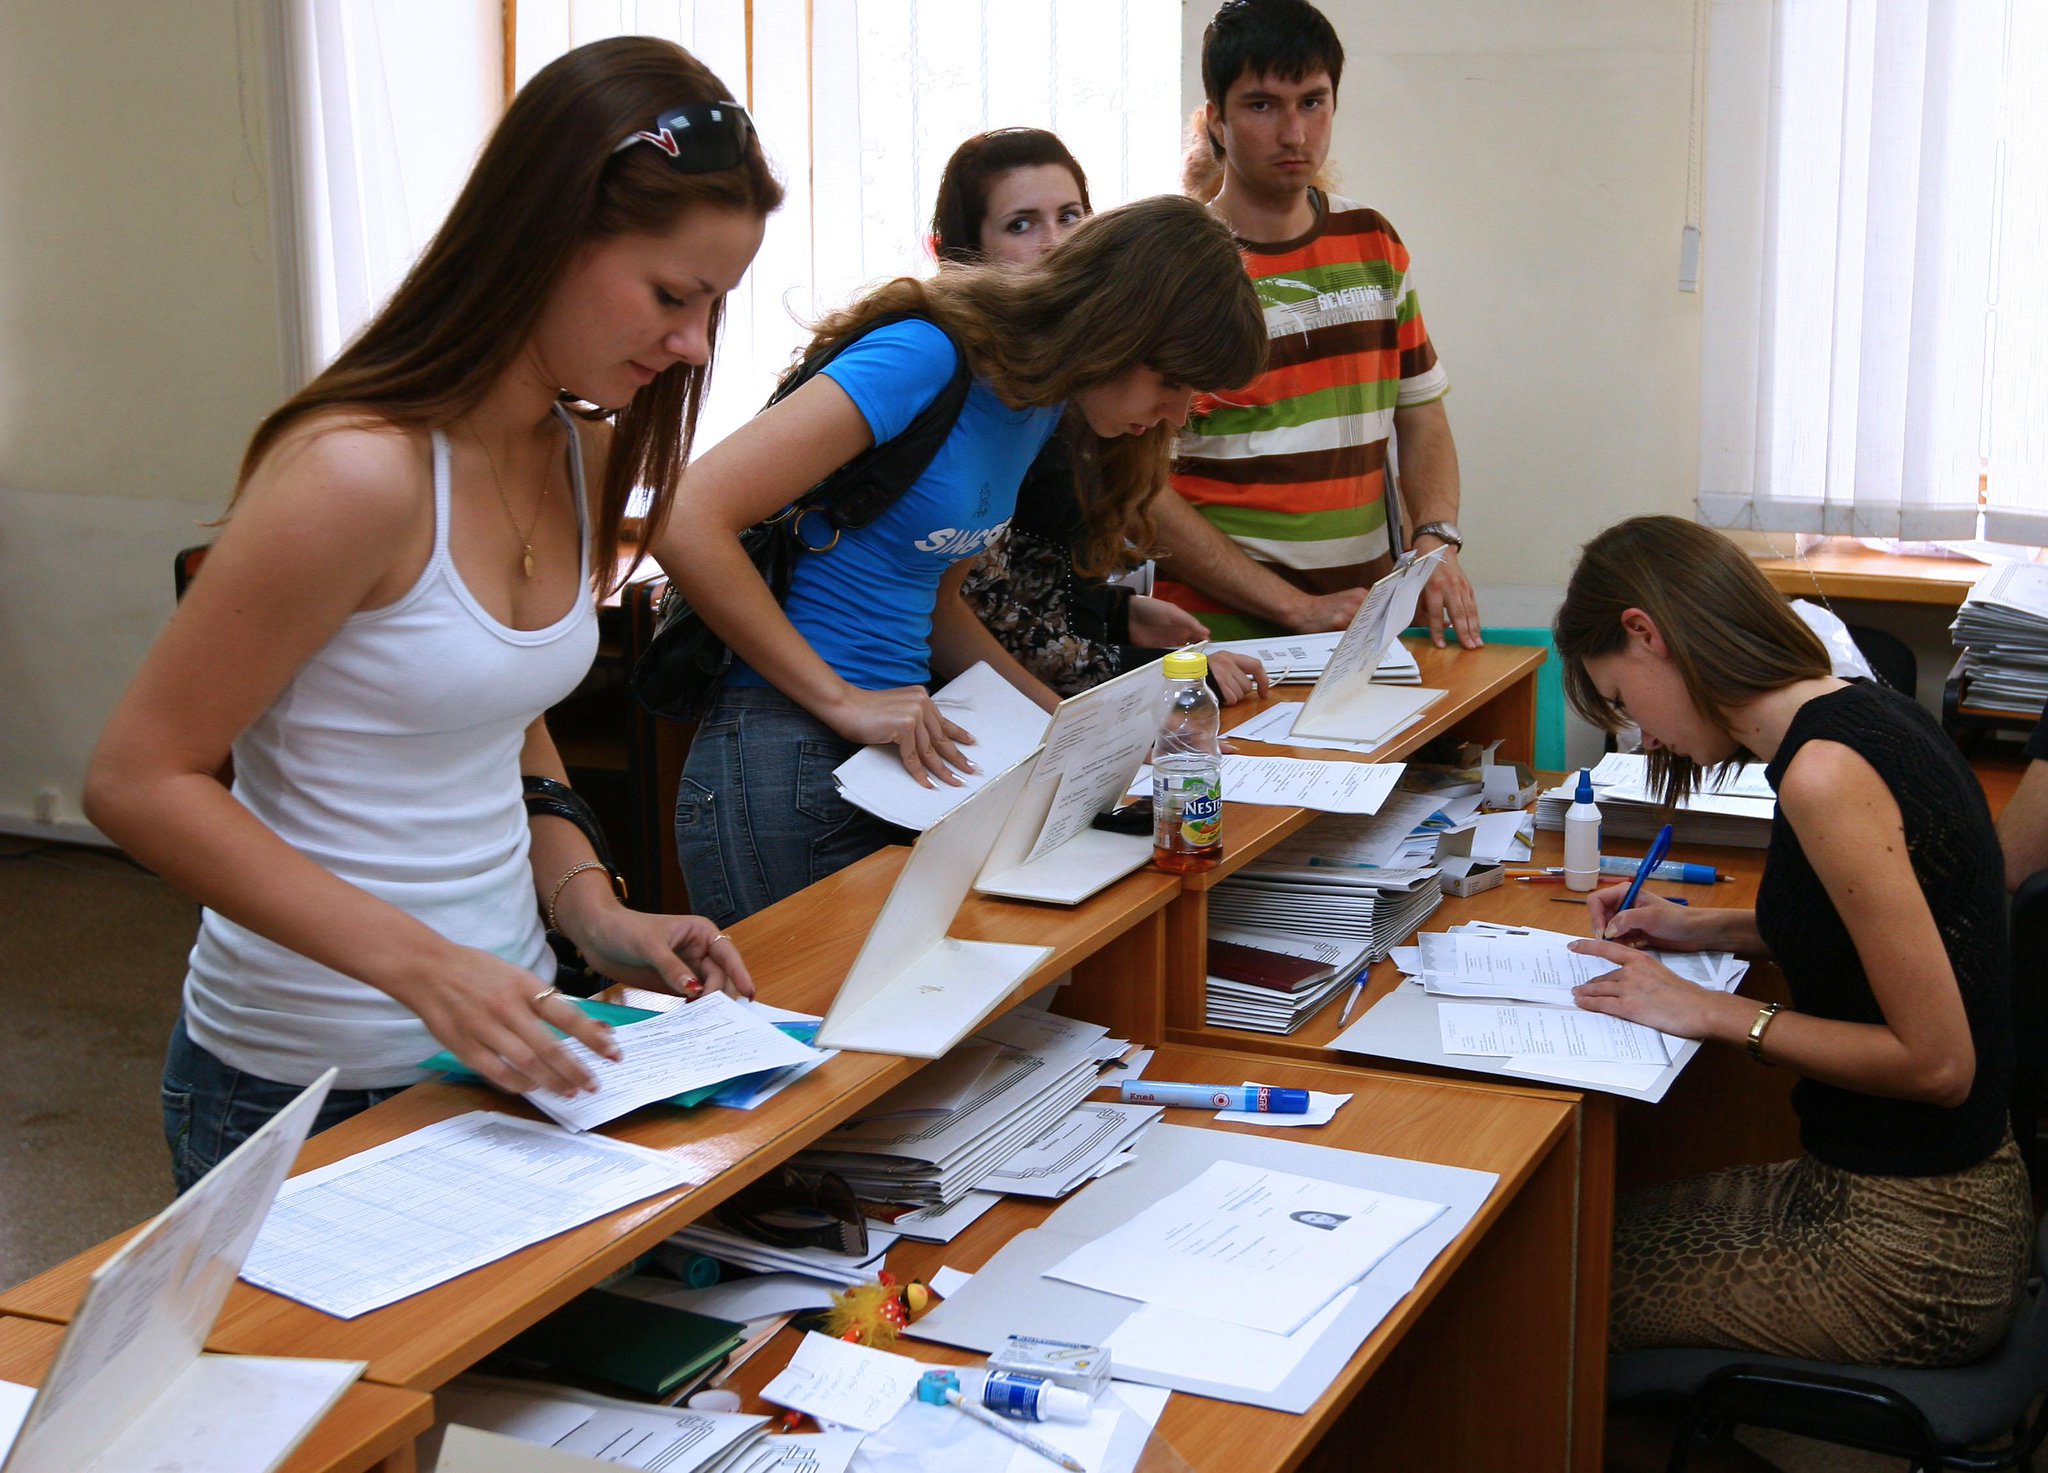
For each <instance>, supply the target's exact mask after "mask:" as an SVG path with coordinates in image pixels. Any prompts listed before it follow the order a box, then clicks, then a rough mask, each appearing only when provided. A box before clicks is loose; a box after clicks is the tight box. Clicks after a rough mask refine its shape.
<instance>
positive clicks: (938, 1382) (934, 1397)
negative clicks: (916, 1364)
mask: <svg viewBox="0 0 2048 1473" xmlns="http://www.w3.org/2000/svg"><path fill="white" fill-rule="evenodd" d="M959 1389H960V1378H959V1377H958V1376H957V1375H955V1374H954V1373H953V1372H951V1371H926V1372H925V1373H924V1374H923V1375H922V1376H920V1377H918V1378H917V1399H918V1400H919V1401H921V1402H924V1403H926V1404H927V1405H930V1406H944V1405H945V1404H946V1393H947V1392H949V1391H958V1390H959Z"/></svg>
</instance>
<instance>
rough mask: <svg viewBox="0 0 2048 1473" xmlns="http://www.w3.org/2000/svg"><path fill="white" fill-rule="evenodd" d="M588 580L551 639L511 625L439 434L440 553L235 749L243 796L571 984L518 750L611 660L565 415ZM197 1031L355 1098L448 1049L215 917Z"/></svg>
mask: <svg viewBox="0 0 2048 1473" xmlns="http://www.w3.org/2000/svg"><path fill="white" fill-rule="evenodd" d="M557 413H558V414H560V415H561V418H562V422H563V425H564V426H565V428H567V430H568V433H569V482H570V485H571V487H572V489H573V490H574V493H575V499H576V526H577V540H578V543H579V546H580V547H581V549H582V551H581V553H580V555H579V564H580V578H579V581H578V585H577V587H578V593H577V596H576V600H575V603H574V605H573V606H572V607H571V608H570V609H569V611H568V612H567V613H565V614H564V615H563V616H562V617H561V618H560V619H557V620H556V621H555V622H554V623H552V624H550V625H548V626H547V627H546V628H545V629H530V630H529V629H510V628H507V627H506V626H505V625H503V624H500V623H499V622H498V621H497V620H496V619H493V618H492V617H491V616H490V615H489V614H487V613H485V612H484V610H483V608H482V606H481V605H479V604H478V603H477V601H476V599H475V598H473V597H472V596H471V595H470V591H469V589H468V588H466V587H464V586H463V582H462V577H461V575H460V574H459V573H457V572H456V569H455V563H454V560H453V559H452V558H451V557H450V556H449V552H448V441H447V438H446V437H445V436H444V435H442V434H441V432H440V431H438V430H437V431H435V432H434V435H433V461H434V551H433V555H432V556H431V557H429V558H428V559H427V566H426V569H425V571H423V572H422V573H421V574H420V577H419V581H418V582H417V583H415V584H414V585H413V586H412V588H411V589H410V590H409V591H408V592H407V593H406V594H405V595H404V596H403V597H401V598H400V599H399V600H398V601H397V602H396V603H393V604H389V605H387V606H386V607H384V608H380V609H371V610H368V611H366V612H363V613H358V614H354V615H351V616H350V617H349V618H348V619H347V620H346V621H344V622H343V624H342V626H341V628H340V629H338V630H337V631H336V632H335V634H334V637H333V638H332V639H330V640H329V641H328V642H327V643H326V644H325V645H324V646H322V647H321V648H320V650H319V651H318V652H317V653H316V654H315V655H314V656H313V657H312V658H311V659H310V660H308V661H307V662H306V663H305V664H304V665H303V666H301V667H300V669H299V670H298V672H297V673H296V674H295V675H294V676H293V677H292V680H291V683H290V684H289V685H287V686H286V687H285V688H284V690H283V691H282V692H281V693H280V694H279V695H278V698H277V700H276V701H275V702H273V703H272V705H271V707H270V709H269V710H267V711H265V712H264V713H263V715H262V716H261V717H259V718H258V719H257V720H256V721H255V723H254V724H253V725H251V726H250V727H249V729H248V730H247V731H245V732H243V733H242V735H241V738H240V739H239V740H238V741H236V743H235V747H234V756H235V786H234V792H235V796H236V797H237V798H239V799H240V800H241V801H242V803H243V804H244V805H245V806H246V807H247V808H248V809H249V811H250V812H252V813H254V814H255V815H256V817H257V818H259V819H261V820H262V821H263V822H264V823H266V824H268V825H269V826H270V827H271V829H273V830H274V831H275V832H276V833H277V834H278V835H279V836H280V837H282V838H283V839H284V840H285V842H286V843H288V844H290V845H291V846H292V847H293V848H295V849H297V850H299V851H300V852H301V853H302V854H305V855H306V856H308V857H309V858H311V859H312V860H313V861H314V862H315V863H317V864H319V865H321V866H322V867H323V868H325V869H327V870H329V871H330V872H332V873H333V874H335V875H338V876H340V877H341V878H342V879H344V880H347V881H348V882H349V883H350V884H352V885H355V886H357V887H358V888H360V889H362V890H366V891H368V892H369V893H370V894H372V895H375V896H377V897H378V898H379V899H382V900H387V901H389V902H391V903H392V904H393V905H396V906H397V907H399V909H401V910H403V911H405V912H407V913H408V914H409V915H412V916H414V917H415V918H417V919H418V920H420V921H422V922H424V923H425V924H426V925H428V926H431V927H432V928H433V929H434V930H436V931H438V932H440V933H441V934H442V935H444V936H446V937H448V938H449V939H450V940H452V941H456V942H459V943H460V944H462V945H464V946H474V947H477V948H479V949H481V950H484V951H489V952H493V953H495V954H497V955H498V956H501V957H504V958H505V959H506V960H507V961H510V962H513V963H515V964H517V965H519V966H521V967H525V968H528V969H529V970H531V971H532V972H533V973H534V975H535V976H536V977H538V978H540V979H542V980H546V979H549V978H551V977H552V976H553V975H554V957H553V955H552V953H550V952H549V951H548V949H547V945H546V942H545V939H544V936H543V933H542V927H541V922H540V917H539V914H538V912H537V910H536V908H535V905H534V884H533V875H532V872H531V871H530V870H529V868H528V865H527V846H528V842H529V839H528V833H527V826H526V809H525V805H524V803H523V802H522V799H521V792H520V782H519V776H520V774H519V754H520V748H521V745H522V743H523V741H524V739H525V734H526V728H527V727H528V726H529V725H531V724H532V722H533V720H534V718H535V717H536V716H538V715H540V714H541V713H542V712H543V711H545V710H547V708H548V707H550V706H552V705H554V704H555V703H556V702H557V701H559V700H561V699H562V698H563V697H564V696H566V695H568V694H569V693H570V692H571V691H572V690H574V689H575V688H576V685H577V683H578V682H579V681H581V680H582V679H583V677H584V675H585V674H586V673H587V672H588V671H589V669H590V666H591V662H592V660H593V659H594V658H595V657H596V654H597V610H596V607H595V604H594V603H593V601H592V600H591V598H590V596H589V591H588V590H589V586H590V530H589V526H588V512H587V510H586V505H585V501H584V494H583V458H582V451H581V446H580V444H579V442H578V440H577V436H576V429H575V425H574V423H573V421H571V420H570V418H569V416H568V414H567V413H566V412H563V411H561V410H559V409H558V410H557ZM185 1024H186V1028H187V1029H188V1031H189V1032H190V1033H191V1035H192V1037H193V1039H194V1040H195V1041H197V1042H198V1043H199V1044H200V1045H201V1046H202V1047H203V1048H205V1049H207V1050H208V1051H209V1052H210V1053H212V1054H214V1055H215V1056H216V1057H217V1058H219V1059H221V1060H223V1061H224V1062H226V1063H228V1064H230V1065H232V1066H234V1067H235V1068H237V1069H241V1070H245V1071H247V1072H249V1073H251V1074H256V1075H260V1076H262V1077H263V1078H265V1079H274V1080H277V1081H279V1082H281V1083H285V1084H310V1083H311V1082H312V1081H313V1080H314V1079H316V1078H318V1077H319V1076H320V1074H321V1072H322V1071H323V1070H325V1069H326V1068H328V1067H329V1066H330V1065H332V1066H334V1067H335V1068H337V1069H339V1070H340V1075H339V1077H338V1078H337V1080H336V1081H335V1083H336V1087H337V1088H340V1089H381V1088H385V1087H388V1086H391V1085H399V1084H409V1083H411V1082H413V1081H414V1080H416V1079H419V1078H421V1077H422V1076H421V1074H420V1072H419V1070H418V1068H417V1067H416V1066H417V1065H418V1064H419V1062H420V1061H421V1060H422V1059H425V1058H427V1057H428V1056H430V1055H431V1054H433V1053H434V1052H435V1051H436V1050H437V1049H439V1048H440V1044H438V1043H437V1042H435V1040H434V1038H433V1036H432V1035H431V1034H429V1033H428V1032H427V1029H426V1025H425V1024H423V1023H421V1022H420V1020H419V1018H418V1017H417V1016H416V1015H415V1014H414V1013H412V1012H411V1011H410V1010H409V1009H407V1008H405V1007H402V1006H400V1004H399V1003H397V1002H396V1001H395V1000H393V999H392V998H391V997H390V996H389V995H387V994H386V993H383V992H380V991H379V990H378V989H376V988H374V987H371V986H370V985H369V984H367V983H364V982H359V981H357V980H356V979H354V978H352V977H347V976H344V975H343V974H341V973H339V972H336V971H332V970H330V969H329V968H327V967H323V966H321V965H319V964H318V963H316V962H313V961H310V960H308V959H307V958H305V957H303V956H300V955H299V954H298V953H297V952H294V951H288V950H286V949H285V948H284V947H282V946H279V945H277V944H276V943H274V942H272V941H269V940H266V939H265V938H264V937H262V936H259V935H257V934H256V933H255V932H253V931H251V930H249V929H247V928H246V927H243V926H238V925H236V924H235V923H234V922H233V921H230V920H228V919H227V918H226V917H224V916H221V915H218V914H216V913H215V912H213V911H212V910H206V911H202V912H201V915H200V923H199V940H198V942H197V943H196V944H195V945H194V946H193V948H192V956H191V961H190V970H189V971H188V972H187V973H186V976H185Z"/></svg>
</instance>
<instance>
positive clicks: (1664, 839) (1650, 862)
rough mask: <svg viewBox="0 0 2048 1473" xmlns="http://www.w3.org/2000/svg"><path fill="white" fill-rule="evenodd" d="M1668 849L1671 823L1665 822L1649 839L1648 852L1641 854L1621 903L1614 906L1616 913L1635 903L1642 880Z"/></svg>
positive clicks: (1641, 888) (1645, 878) (1641, 890)
mask: <svg viewBox="0 0 2048 1473" xmlns="http://www.w3.org/2000/svg"><path fill="white" fill-rule="evenodd" d="M1670 851H1671V825H1670V824H1668V823H1667V824H1665V825H1664V827H1663V828H1661V829H1659V830H1657V837H1656V838H1654V839H1652V840H1651V841H1650V852H1649V853H1648V854H1645V855H1644V856H1643V862H1642V863H1641V864H1640V865H1638V866H1637V867H1636V877H1635V878H1634V879H1633V880H1630V881H1629V882H1628V893H1627V894H1626V895H1624V896H1622V897H1621V904H1619V905H1617V906H1616V907H1615V908H1614V913H1615V914H1616V915H1620V914H1621V913H1622V912H1623V911H1625V910H1627V909H1628V908H1629V907H1630V906H1632V905H1634V904H1635V903H1636V897H1637V896H1638V895H1640V894H1642V893H1643V881H1645V880H1647V879H1649V878H1650V871H1651V870H1653V869H1655V868H1656V867H1657V866H1658V865H1659V864H1660V863H1662V862H1663V859H1664V856H1665V855H1666V854H1668V853H1669V852H1670Z"/></svg>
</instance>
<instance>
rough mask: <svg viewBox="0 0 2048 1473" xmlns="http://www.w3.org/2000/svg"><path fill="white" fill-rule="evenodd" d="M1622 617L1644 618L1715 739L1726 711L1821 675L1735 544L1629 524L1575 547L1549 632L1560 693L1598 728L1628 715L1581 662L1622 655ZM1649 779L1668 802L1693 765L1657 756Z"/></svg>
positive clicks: (1673, 521) (1797, 625)
mask: <svg viewBox="0 0 2048 1473" xmlns="http://www.w3.org/2000/svg"><path fill="white" fill-rule="evenodd" d="M1630 609H1641V610H1642V611H1643V612H1644V613H1646V614H1648V615H1649V616H1650V618H1651V620H1652V622H1654V623H1655V624H1656V626H1657V632H1658V633H1659V634H1660V635H1661V636H1663V639H1664V645H1665V648H1666V649H1668V650H1669V651H1670V652H1671V660H1672V663H1673V664H1674V665H1675V666H1676V667H1677V669H1678V673H1679V675H1680V677H1681V678H1682V679H1683V680H1684V681H1685V690H1686V694H1687V695H1688V696H1689V697H1690V698H1691V700H1692V703H1693V705H1694V706H1695V707H1697V708H1698V709H1699V711H1700V713H1701V714H1702V715H1704V716H1706V717H1707V718H1708V719H1710V720H1711V721H1713V723H1714V724H1715V725H1716V726H1719V727H1720V728H1721V729H1722V730H1723V731H1726V730H1727V729H1728V727H1729V725H1730V724H1731V718H1730V715H1729V713H1730V711H1731V710H1732V709H1733V708H1735V707H1737V706H1741V705H1745V704H1747V703H1748V702H1750V701H1753V700H1755V699H1756V698H1757V697H1759V696H1764V695H1768V694H1770V693H1771V692H1772V691H1774V690H1782V689H1783V688H1784V687H1786V686H1788V685H1792V684H1795V683H1796V682H1798V681H1801V680H1812V679H1815V678H1817V677H1820V676H1824V675H1827V674H1829V673H1830V672H1831V666H1830V664H1829V661H1828V652H1827V650H1826V648H1825V647H1823V646H1822V644H1821V642H1820V640H1819V639H1818V638H1817V637H1816V636H1815V634H1814V632H1813V631H1812V630H1811V629H1808V628H1807V627H1806V625H1805V624H1804V623H1802V622H1801V621H1800V619H1799V616H1798V615H1797V614H1795V613H1793V612H1792V610H1791V608H1790V607H1789V606H1788V605H1787V604H1786V602H1785V597H1784V595H1783V594H1781V593H1779V592H1778V591H1777V590H1776V589H1774V588H1772V587H1771V585H1770V582H1769V580H1767V579H1766V578H1765V577H1764V575H1763V573H1762V572H1761V571H1759V570H1758V568H1757V566H1756V564H1755V563H1754V562H1753V561H1751V560H1750V558H1749V557H1748V556H1747V555H1746V554H1744V553H1743V552H1742V550H1741V549H1739V548H1738V547H1736V546H1735V544H1734V543H1732V542H1730V541H1729V540H1728V539H1727V538H1726V537H1723V536H1722V535H1721V534H1720V533H1718V532H1715V531H1713V530H1711V529H1709V528H1706V527H1702V526H1700V525H1699V524H1698V523H1696V522H1689V521H1687V520H1685V519H1684V518H1683V517H1631V518H1630V519H1629V520H1627V521H1625V522H1617V523H1615V524H1614V525H1613V526H1612V527H1609V528H1608V529H1607V530H1606V531H1604V532H1602V533H1601V534H1600V535H1599V536H1597V537H1595V538H1594V539H1593V540H1592V541H1591V542H1588V543H1587V544H1586V545H1585V548H1584V549H1583V550H1582V551H1581V552H1580V554H1579V565H1578V567H1576V568H1575V569H1573V570H1572V578H1571V582H1570V584H1569V585H1567V586H1566V588H1565V594H1564V603H1563V604H1562V605H1561V606H1560V607H1559V608H1558V611H1557V619H1556V622H1555V624H1554V625H1553V626H1552V634H1553V637H1554V638H1555V640H1556V642H1557V653H1558V655H1559V657H1560V658H1561V659H1563V661H1564V689H1565V695H1566V696H1567V697H1569V699H1570V700H1571V703H1572V707H1573V709H1575V710H1576V711H1577V712H1578V713H1579V714H1580V715H1581V716H1583V717H1585V718H1586V720H1588V721H1590V722H1592V723H1593V724H1594V725H1595V726H1598V727H1601V728H1603V729H1604V730H1607V731H1618V730H1620V729H1621V728H1623V727H1625V726H1628V725H1629V724H1630V722H1629V719H1628V714H1627V713H1626V712H1624V711H1622V710H1620V709H1619V708H1618V707H1616V706H1615V704H1614V703H1613V702H1612V701H1610V700H1608V699H1607V698H1606V697H1605V696H1603V695H1601V694H1600V692H1599V690H1598V689H1597V688H1595V686H1594V684H1593V682H1592V680H1591V679H1590V678H1589V677H1588V676H1587V674H1586V661H1587V660H1589V659H1597V658H1599V657H1600V656H1602V655H1613V654H1619V653H1620V652H1621V651H1622V649H1623V648H1624V647H1625V646H1626V644H1627V642H1628V632H1627V631H1626V630H1624V629H1623V628H1622V624H1621V618H1622V615H1623V614H1624V613H1626V612H1627V611H1628V610H1630ZM1650 782H1651V786H1652V787H1653V788H1654V789H1656V790H1658V791H1660V792H1662V793H1663V795H1664V801H1665V802H1666V803H1675V802H1677V801H1678V800H1679V799H1680V798H1683V797H1684V796H1685V795H1686V794H1688V793H1690V792H1692V791H1693V790H1694V789H1696V788H1697V787H1698V786H1699V782H1700V768H1699V767H1698V766H1697V764H1695V763H1694V762H1693V761H1692V760H1691V759H1690V758H1686V757H1681V756H1679V755H1678V754H1677V753H1675V752H1673V751H1671V750H1670V749H1669V748H1662V749H1660V750H1658V751H1655V752H1652V753H1650Z"/></svg>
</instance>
